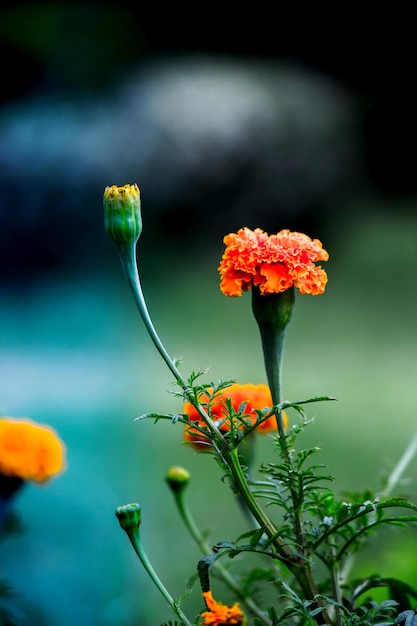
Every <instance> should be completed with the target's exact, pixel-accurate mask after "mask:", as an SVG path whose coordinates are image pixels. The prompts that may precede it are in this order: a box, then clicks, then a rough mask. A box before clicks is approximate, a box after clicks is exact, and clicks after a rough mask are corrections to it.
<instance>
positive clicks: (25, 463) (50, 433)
mask: <svg viewBox="0 0 417 626" xmlns="http://www.w3.org/2000/svg"><path fill="white" fill-rule="evenodd" d="M64 469H65V446H64V444H63V443H62V441H61V440H60V439H59V437H58V435H57V434H56V432H55V431H54V430H53V429H52V428H50V427H49V426H41V425H39V424H36V423H35V422H32V421H30V420H28V419H25V418H22V419H15V418H9V417H6V418H1V419H0V473H1V474H3V475H5V476H15V477H17V478H21V479H22V480H32V481H35V482H38V483H42V482H44V481H46V480H48V479H49V478H52V476H55V475H56V474H58V473H59V472H61V471H63V470H64Z"/></svg>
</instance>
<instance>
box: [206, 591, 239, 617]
mask: <svg viewBox="0 0 417 626" xmlns="http://www.w3.org/2000/svg"><path fill="white" fill-rule="evenodd" d="M203 598H204V601H205V603H206V606H207V609H208V611H204V612H203V613H201V617H202V618H203V620H204V621H203V622H202V625H203V626H228V624H235V625H236V626H244V624H246V618H245V615H244V613H243V611H241V609H240V608H239V604H238V603H236V604H234V605H233V606H227V605H226V604H221V603H220V602H216V600H214V598H213V596H212V593H211V591H206V592H204V593H203Z"/></svg>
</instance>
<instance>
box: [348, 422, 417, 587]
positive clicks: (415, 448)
mask: <svg viewBox="0 0 417 626" xmlns="http://www.w3.org/2000/svg"><path fill="white" fill-rule="evenodd" d="M416 452H417V432H416V433H415V434H414V437H413V438H412V439H411V441H410V443H409V444H408V446H407V447H406V449H405V450H404V452H403V453H402V455H401V457H400V458H399V460H398V462H397V464H396V465H395V467H394V469H393V470H392V472H391V474H390V475H389V477H388V480H387V484H386V487H385V489H384V490H383V491H382V492H381V493H380V494H379V498H380V499H384V498H388V497H389V496H390V495H391V493H392V492H393V490H394V489H395V487H396V486H397V485H398V483H399V481H400V479H401V476H402V475H403V474H404V472H405V470H406V469H407V467H408V465H409V464H410V463H411V461H412V459H413V457H414V456H415V455H416ZM354 560H355V555H353V554H351V555H350V556H349V557H348V558H347V559H346V561H345V565H344V567H343V569H342V573H341V581H342V583H343V582H344V581H345V580H346V579H347V577H348V576H349V573H350V571H351V569H352V567H353V564H354Z"/></svg>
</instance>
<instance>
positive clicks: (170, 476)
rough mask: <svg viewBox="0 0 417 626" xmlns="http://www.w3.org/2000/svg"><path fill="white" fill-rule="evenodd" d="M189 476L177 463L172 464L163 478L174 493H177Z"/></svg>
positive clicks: (185, 483)
mask: <svg viewBox="0 0 417 626" xmlns="http://www.w3.org/2000/svg"><path fill="white" fill-rule="evenodd" d="M190 478H191V475H190V473H189V472H187V470H186V469H184V468H183V467H180V466H179V465H173V466H172V467H171V469H169V470H168V473H167V475H166V476H165V480H166V481H167V483H168V485H169V487H170V488H171V489H172V491H173V492H174V493H179V492H181V491H182V490H183V489H185V487H186V486H187V485H188V483H189V480H190Z"/></svg>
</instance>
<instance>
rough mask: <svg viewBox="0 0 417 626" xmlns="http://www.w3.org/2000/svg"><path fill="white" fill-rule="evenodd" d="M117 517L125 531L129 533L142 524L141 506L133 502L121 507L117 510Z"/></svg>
mask: <svg viewBox="0 0 417 626" xmlns="http://www.w3.org/2000/svg"><path fill="white" fill-rule="evenodd" d="M116 517H117V519H118V520H119V524H120V526H121V527H122V528H123V530H126V531H128V530H131V529H132V528H133V529H134V528H137V527H138V526H139V524H140V522H141V510H140V504H137V503H136V502H133V503H131V504H124V505H123V506H119V507H118V508H117V509H116Z"/></svg>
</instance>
